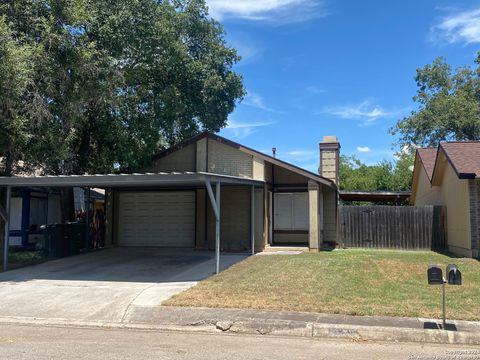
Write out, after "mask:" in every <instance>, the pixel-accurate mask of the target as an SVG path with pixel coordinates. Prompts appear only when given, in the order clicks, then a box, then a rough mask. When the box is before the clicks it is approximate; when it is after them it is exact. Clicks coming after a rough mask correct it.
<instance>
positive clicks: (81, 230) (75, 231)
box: [64, 222, 85, 256]
mask: <svg viewBox="0 0 480 360" xmlns="http://www.w3.org/2000/svg"><path fill="white" fill-rule="evenodd" d="M84 234H85V223H80V222H70V223H67V224H65V234H64V238H65V243H66V247H67V252H68V253H67V254H66V256H69V255H76V254H80V249H82V247H83V246H84V244H83V242H84V240H83V239H84Z"/></svg>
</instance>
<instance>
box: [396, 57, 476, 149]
mask: <svg viewBox="0 0 480 360" xmlns="http://www.w3.org/2000/svg"><path fill="white" fill-rule="evenodd" d="M475 62H476V64H477V68H476V69H472V68H471V67H468V66H465V67H461V68H458V69H456V70H452V68H451V66H450V65H448V64H447V63H446V61H445V59H443V58H438V59H436V60H435V61H434V62H433V63H432V64H429V65H426V66H425V67H423V68H420V69H417V74H416V76H415V81H416V83H417V87H418V89H417V94H416V95H415V96H414V97H413V100H414V101H415V102H416V103H417V105H418V108H417V109H416V110H414V111H412V112H411V114H410V115H409V116H407V117H405V118H404V119H402V120H400V121H398V123H397V124H396V126H395V127H393V128H392V129H391V130H390V132H391V133H392V134H393V135H400V139H399V143H400V145H411V144H414V145H416V146H436V145H438V143H439V142H440V141H442V140H460V141H461V140H478V139H480V53H479V54H478V57H477V59H476V61H475Z"/></svg>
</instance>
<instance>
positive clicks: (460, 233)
mask: <svg viewBox="0 0 480 360" xmlns="http://www.w3.org/2000/svg"><path fill="white" fill-rule="evenodd" d="M410 202H411V203H412V204H414V205H417V206H421V205H443V206H445V207H446V212H447V244H448V250H449V251H451V252H452V253H455V254H458V255H461V256H467V257H474V258H477V257H479V241H480V141H465V142H442V143H440V145H439V146H438V148H419V149H417V153H416V157H415V167H414V172H413V187H412V196H411V198H410Z"/></svg>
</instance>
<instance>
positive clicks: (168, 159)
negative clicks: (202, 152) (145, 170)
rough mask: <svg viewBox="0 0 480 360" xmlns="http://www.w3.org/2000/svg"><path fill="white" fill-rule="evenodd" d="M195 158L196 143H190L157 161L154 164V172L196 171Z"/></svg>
mask: <svg viewBox="0 0 480 360" xmlns="http://www.w3.org/2000/svg"><path fill="white" fill-rule="evenodd" d="M195 158H196V147H195V144H190V145H187V146H185V147H184V148H182V149H180V150H177V151H175V152H173V153H171V154H169V155H166V156H164V157H162V158H160V159H158V160H157V161H155V163H154V165H153V171H154V172H174V171H178V172H185V171H195V169H196V162H195Z"/></svg>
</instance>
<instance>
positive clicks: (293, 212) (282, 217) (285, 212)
mask: <svg viewBox="0 0 480 360" xmlns="http://www.w3.org/2000/svg"><path fill="white" fill-rule="evenodd" d="M274 219H275V224H274V226H275V230H284V231H308V193H306V192H305V193H277V194H275V210H274Z"/></svg>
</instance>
